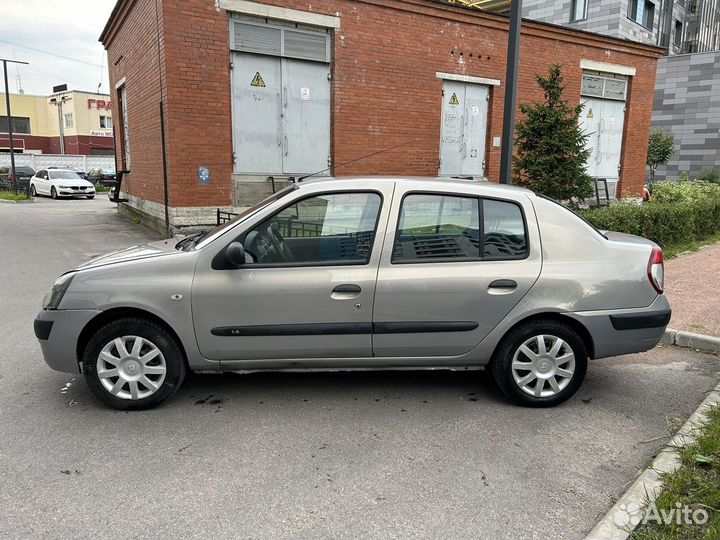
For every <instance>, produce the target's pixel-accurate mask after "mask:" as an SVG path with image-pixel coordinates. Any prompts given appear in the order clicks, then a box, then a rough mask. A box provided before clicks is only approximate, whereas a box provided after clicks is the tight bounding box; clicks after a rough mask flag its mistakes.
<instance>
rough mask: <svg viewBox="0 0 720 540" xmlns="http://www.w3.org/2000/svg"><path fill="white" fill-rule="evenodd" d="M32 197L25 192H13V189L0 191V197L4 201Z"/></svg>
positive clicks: (25, 199) (22, 199)
mask: <svg viewBox="0 0 720 540" xmlns="http://www.w3.org/2000/svg"><path fill="white" fill-rule="evenodd" d="M29 198H30V197H28V196H27V194H25V193H13V192H12V191H0V199H2V200H4V201H27V200H28V199H29Z"/></svg>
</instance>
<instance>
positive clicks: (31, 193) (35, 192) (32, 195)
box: [30, 184, 37, 197]
mask: <svg viewBox="0 0 720 540" xmlns="http://www.w3.org/2000/svg"><path fill="white" fill-rule="evenodd" d="M30 196H31V197H37V191H36V190H35V184H30Z"/></svg>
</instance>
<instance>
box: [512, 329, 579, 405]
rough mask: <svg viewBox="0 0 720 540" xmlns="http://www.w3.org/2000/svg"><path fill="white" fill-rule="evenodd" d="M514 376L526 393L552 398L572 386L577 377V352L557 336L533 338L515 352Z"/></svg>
mask: <svg viewBox="0 0 720 540" xmlns="http://www.w3.org/2000/svg"><path fill="white" fill-rule="evenodd" d="M512 374H513V379H515V383H516V384H517V385H518V386H519V387H520V389H521V390H522V391H523V392H525V393H526V394H529V395H531V396H534V397H551V396H554V395H556V394H558V393H559V392H561V391H562V390H563V389H564V388H565V387H566V386H567V385H568V384H570V381H571V380H572V378H573V375H574V374H575V353H573V350H572V349H571V348H570V345H568V344H567V343H566V342H565V341H563V340H562V339H560V338H559V337H557V336H549V335H540V336H533V337H531V338H530V339H528V340H526V341H525V342H524V343H523V344H522V345H520V347H518V349H517V350H516V351H515V355H514V356H513V360H512Z"/></svg>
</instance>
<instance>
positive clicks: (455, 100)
mask: <svg viewBox="0 0 720 540" xmlns="http://www.w3.org/2000/svg"><path fill="white" fill-rule="evenodd" d="M450 105H460V102H459V101H458V98H457V95H456V94H455V92H453V95H452V96H450Z"/></svg>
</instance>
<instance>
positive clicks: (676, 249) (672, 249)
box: [663, 233, 720, 259]
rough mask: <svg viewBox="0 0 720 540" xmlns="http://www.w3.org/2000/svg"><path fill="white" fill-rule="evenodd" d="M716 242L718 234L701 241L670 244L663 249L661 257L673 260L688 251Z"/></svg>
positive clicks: (719, 235) (719, 236)
mask: <svg viewBox="0 0 720 540" xmlns="http://www.w3.org/2000/svg"><path fill="white" fill-rule="evenodd" d="M718 242H720V233H718V234H713V235H711V236H708V237H707V238H704V239H703V240H689V241H687V242H679V243H674V244H670V245H668V246H665V247H663V255H664V256H665V258H666V259H673V258H675V257H677V256H678V255H681V254H683V253H686V252H688V251H697V250H699V249H700V248H701V247H705V246H710V245H712V244H716V243H718Z"/></svg>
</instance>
